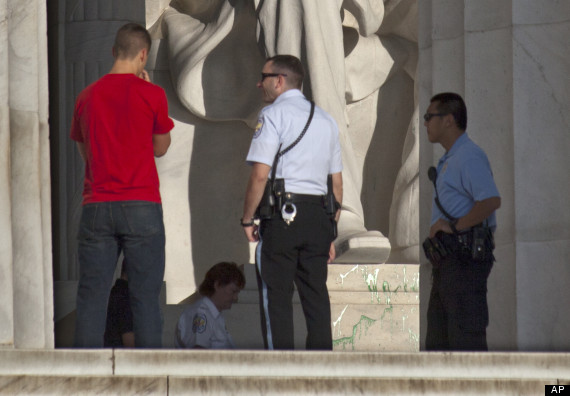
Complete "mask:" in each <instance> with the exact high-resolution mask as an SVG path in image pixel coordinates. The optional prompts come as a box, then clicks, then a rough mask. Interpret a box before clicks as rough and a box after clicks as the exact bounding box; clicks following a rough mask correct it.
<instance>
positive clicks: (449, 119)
mask: <svg viewBox="0 0 570 396" xmlns="http://www.w3.org/2000/svg"><path fill="white" fill-rule="evenodd" d="M443 125H444V126H445V127H447V128H451V127H453V126H455V118H453V114H451V113H448V114H446V115H444V116H443Z"/></svg>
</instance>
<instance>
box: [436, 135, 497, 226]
mask: <svg viewBox="0 0 570 396" xmlns="http://www.w3.org/2000/svg"><path fill="white" fill-rule="evenodd" d="M436 184H437V192H438V193H439V201H440V203H441V206H442V207H443V209H445V211H446V212H447V213H449V214H450V215H451V216H453V217H456V218H460V217H463V216H465V215H466V214H467V213H468V212H469V211H470V210H471V208H473V205H474V204H475V201H483V200H484V199H487V198H491V197H499V191H498V190H497V186H496V185H495V181H494V180H493V172H492V171H491V165H490V164H489V160H488V159H487V155H485V152H484V151H483V150H482V149H481V148H480V147H479V146H477V145H476V144H475V143H474V142H473V141H472V140H471V139H469V137H468V136H467V133H463V134H462V135H461V136H460V137H459V138H458V139H457V140H456V141H455V143H454V144H453V146H452V147H451V149H450V150H449V151H448V152H447V153H445V154H444V155H443V157H441V159H440V160H439V163H438V165H437V183H436ZM433 196H434V202H433V205H432V212H431V224H432V225H433V224H434V223H435V222H436V221H437V220H438V219H440V218H443V219H444V220H449V219H448V218H447V217H446V216H445V215H444V214H443V213H441V211H440V210H439V208H438V207H437V205H436V203H435V191H434V194H433ZM487 220H488V225H489V226H490V227H491V228H492V229H493V230H494V229H495V228H496V226H497V221H496V218H495V212H493V214H492V215H491V216H489V217H488V218H487Z"/></svg>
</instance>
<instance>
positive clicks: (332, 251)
mask: <svg viewBox="0 0 570 396" xmlns="http://www.w3.org/2000/svg"><path fill="white" fill-rule="evenodd" d="M335 258H336V249H335V248H334V242H331V247H330V249H329V259H328V260H327V264H330V263H332V262H333V261H334V259H335Z"/></svg>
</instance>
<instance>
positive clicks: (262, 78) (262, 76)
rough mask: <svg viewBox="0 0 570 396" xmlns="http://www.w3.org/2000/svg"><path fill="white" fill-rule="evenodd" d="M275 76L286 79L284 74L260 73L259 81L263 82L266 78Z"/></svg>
mask: <svg viewBox="0 0 570 396" xmlns="http://www.w3.org/2000/svg"><path fill="white" fill-rule="evenodd" d="M277 76H283V77H287V74H285V73H261V81H263V80H265V79H266V78H267V77H277Z"/></svg>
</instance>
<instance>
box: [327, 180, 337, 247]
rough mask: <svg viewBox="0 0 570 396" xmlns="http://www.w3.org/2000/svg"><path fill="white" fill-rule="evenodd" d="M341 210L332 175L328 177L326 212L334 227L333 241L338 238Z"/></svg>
mask: <svg viewBox="0 0 570 396" xmlns="http://www.w3.org/2000/svg"><path fill="white" fill-rule="evenodd" d="M339 209H340V204H339V203H338V201H337V200H336V197H335V196H334V191H333V185H332V175H328V176H327V195H326V196H325V210H326V212H327V215H328V216H329V218H330V219H331V223H332V226H333V240H334V239H336V237H337V236H338V229H337V224H336V219H335V218H336V212H337V211H338V210H339Z"/></svg>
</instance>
